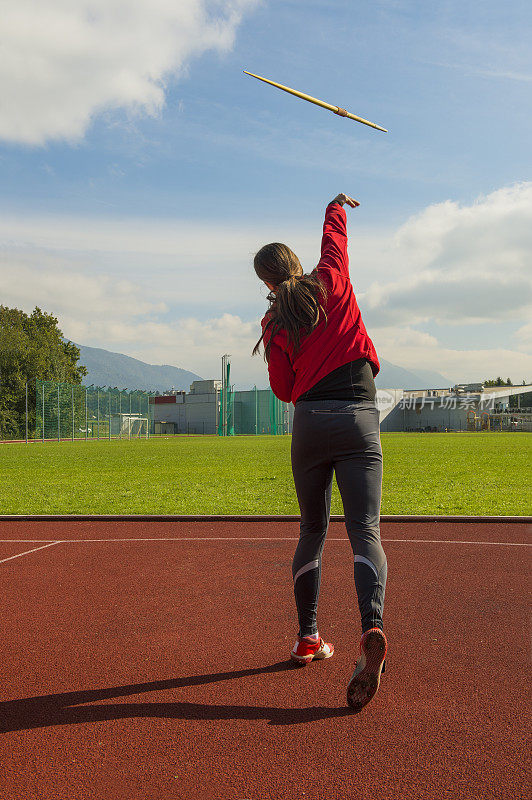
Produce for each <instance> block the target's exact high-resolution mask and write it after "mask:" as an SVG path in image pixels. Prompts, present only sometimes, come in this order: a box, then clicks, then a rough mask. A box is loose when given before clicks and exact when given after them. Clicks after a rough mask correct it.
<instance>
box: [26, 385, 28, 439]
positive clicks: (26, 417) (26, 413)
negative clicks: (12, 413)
mask: <svg viewBox="0 0 532 800" xmlns="http://www.w3.org/2000/svg"><path fill="white" fill-rule="evenodd" d="M26 444H28V381H26Z"/></svg>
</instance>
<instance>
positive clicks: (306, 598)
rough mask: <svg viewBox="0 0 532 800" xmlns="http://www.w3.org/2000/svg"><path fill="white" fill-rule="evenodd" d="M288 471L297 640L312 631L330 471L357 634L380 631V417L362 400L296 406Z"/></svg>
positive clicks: (383, 564) (383, 570) (383, 563)
mask: <svg viewBox="0 0 532 800" xmlns="http://www.w3.org/2000/svg"><path fill="white" fill-rule="evenodd" d="M291 457H292V472H293V475H294V482H295V488H296V493H297V499H298V502H299V508H300V511H301V523H300V536H299V542H298V545H297V548H296V552H295V555H294V560H293V564H292V577H293V579H294V594H295V600H296V606H297V614H298V618H299V635H300V636H309V635H311V634H313V633H316V632H317V630H318V628H317V622H316V614H317V609H318V596H319V591H320V579H321V553H322V550H323V545H324V544H325V536H326V533H327V529H328V526H329V517H330V510H331V490H332V479H333V471H334V473H335V475H336V482H337V484H338V488H339V490H340V494H341V497H342V503H343V507H344V515H345V525H346V528H347V534H348V536H349V541H350V542H351V547H352V549H353V554H354V557H355V567H354V570H355V587H356V592H357V597H358V607H359V610H360V615H361V621H362V632H363V633H364V632H365V631H367V630H369V629H370V628H374V627H379V628H382V627H383V622H382V613H383V606H384V592H385V588H386V576H387V562H386V555H385V553H384V550H383V549H382V545H381V540H380V530H379V521H380V505H381V485H382V450H381V442H380V433H379V412H378V410H377V408H376V406H375V403H374V402H372V401H368V400H358V401H357V400H302V401H300V402H299V403H296V405H295V411H294V423H293V432H292V445H291Z"/></svg>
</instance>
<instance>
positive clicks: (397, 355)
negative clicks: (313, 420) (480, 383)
mask: <svg viewBox="0 0 532 800" xmlns="http://www.w3.org/2000/svg"><path fill="white" fill-rule="evenodd" d="M355 213H356V212H355ZM284 224H286V223H284ZM350 226H352V227H351V228H350V231H351V245H350V258H351V264H350V271H351V277H352V282H353V284H354V286H355V291H356V292H357V295H358V297H359V300H360V304H361V307H362V311H363V317H364V321H365V323H366V326H367V328H368V330H369V332H370V335H371V337H372V338H373V340H374V341H375V344H376V346H377V351H378V353H379V355H380V356H381V357H382V358H383V359H386V360H388V361H391V362H392V363H395V364H398V365H400V366H403V367H406V368H408V369H412V370H414V371H415V369H416V367H417V368H425V369H433V370H437V371H440V372H442V373H443V374H446V375H449V376H456V379H461V380H466V379H470V380H479V379H481V378H485V377H486V376H488V375H495V374H502V373H504V375H505V377H506V376H507V375H509V376H510V377H511V378H512V379H513V380H515V381H521V380H522V379H523V378H524V379H526V380H529V379H530V378H532V356H531V355H530V353H531V344H532V341H531V339H532V328H531V326H530V324H529V319H530V316H531V315H530V313H529V306H527V305H526V304H527V303H528V304H530V278H531V275H530V273H531V270H530V265H531V258H532V255H531V254H532V238H531V231H532V184H530V183H528V184H519V185H516V186H513V187H508V188H505V189H501V190H498V191H496V192H493V193H492V194H490V195H487V196H485V197H480V198H479V199H478V200H477V201H475V202H474V203H472V204H471V205H460V204H458V203H454V202H450V201H449V202H447V203H442V204H439V205H435V206H431V207H429V208H427V209H425V210H424V211H423V212H422V213H420V214H418V215H416V216H415V217H413V218H411V219H409V220H408V221H407V222H406V223H405V224H404V225H402V226H401V227H400V228H399V229H398V230H397V231H395V232H388V231H382V230H381V231H375V230H374V231H368V230H366V231H360V229H356V228H355V227H354V226H355V222H354V220H353V219H352V217H351V218H350ZM319 232H320V231H319V226H318V229H317V230H316V229H314V226H313V227H312V230H311V229H309V228H288V227H283V228H281V227H280V226H277V225H276V224H275V223H274V222H272V221H270V222H268V223H264V224H263V223H258V224H256V225H251V224H248V225H247V226H243V225H241V224H238V226H236V225H235V227H231V226H230V225H229V224H225V225H220V224H219V223H218V224H217V223H216V222H214V223H213V222H212V221H210V220H208V219H205V220H203V221H201V222H193V223H191V222H184V221H180V220H160V221H157V222H154V221H145V220H141V219H122V220H110V219H109V218H103V219H96V218H92V219H75V218H68V217H52V216H49V217H41V218H39V217H35V218H31V217H27V216H26V217H24V218H20V219H16V218H11V219H9V218H4V219H3V220H1V221H0V245H1V244H3V247H2V251H1V252H2V258H1V259H0V297H1V302H3V303H4V304H6V305H12V306H18V307H21V308H23V309H24V310H25V311H31V310H32V308H33V307H34V306H35V305H39V306H40V307H41V308H43V309H44V310H46V311H49V312H51V313H53V314H55V315H56V316H57V317H58V318H59V320H60V323H61V326H62V329H63V331H64V333H65V335H66V336H68V337H69V338H71V339H73V340H74V341H77V342H79V343H81V344H86V345H92V346H94V347H103V348H105V349H109V350H116V351H118V352H124V353H126V354H127V355H131V356H134V357H137V358H141V359H142V360H145V361H148V362H150V363H167V364H173V365H175V366H179V367H182V368H185V369H189V370H191V371H193V372H196V373H198V374H200V375H202V376H204V377H214V376H216V375H218V374H219V372H220V366H219V362H220V357H221V355H222V354H223V353H225V352H227V353H231V355H232V357H233V369H234V379H235V381H236V382H237V383H238V384H241V385H247V386H252V385H253V383H255V382H256V383H257V385H259V386H262V385H265V382H266V380H267V378H266V367H265V365H264V362H263V361H262V357H261V356H256V357H254V358H251V355H250V354H251V350H252V348H253V346H254V344H255V342H256V341H257V339H258V338H259V336H260V325H259V320H260V317H261V316H262V313H263V311H264V310H265V308H266V306H267V303H266V300H265V297H266V294H267V290H266V288H265V287H263V286H262V285H261V284H260V283H259V282H258V281H257V278H256V276H255V273H254V271H253V268H252V254H253V252H255V251H256V250H257V249H258V247H259V246H260V245H261V244H263V243H264V242H265V241H287V242H288V243H289V244H290V246H292V247H293V249H294V250H295V252H296V253H298V255H299V256H300V257H301V259H302V262H303V264H304V266H305V269H306V271H310V270H311V269H312V267H313V266H314V264H315V263H316V260H317V258H316V256H317V253H318V250H319ZM261 287H262V288H261ZM486 320H488V321H489V324H490V326H492V327H491V329H490V331H491V332H490V334H489V336H488V337H487V338H486V342H485V348H481V347H479V346H478V344H475V345H474V346H471V345H470V344H469V340H470V338H471V334H472V333H473V334H474V333H475V326H476V325H478V324H479V323H482V322H484V324H485V321H486ZM434 321H435V322H438V323H440V325H441V324H443V325H445V326H447V327H448V328H449V326H452V330H453V337H452V342H453V344H452V345H451V341H450V338H451V337H449V340H448V341H446V340H445V334H444V333H441V332H439V333H438V336H437V337H436V336H435V335H434V332H433V330H434V329H433V330H432V331H431V329H430V325H431V323H432V322H434ZM511 323H514V327H517V326H519V327H518V329H517V331H516V333H515V334H514V335H513V336H512V335H511V334H508V333H505V335H504V337H503V338H502V339H501V337H500V336H499V334H498V331H499V330H500V329H499V328H498V327H497V326H499V325H503V324H504V325H506V326H507V325H508V324H511ZM506 330H507V329H506ZM460 339H462V341H461V342H460ZM457 341H458V342H459V344H458V345H457V344H456V342H457Z"/></svg>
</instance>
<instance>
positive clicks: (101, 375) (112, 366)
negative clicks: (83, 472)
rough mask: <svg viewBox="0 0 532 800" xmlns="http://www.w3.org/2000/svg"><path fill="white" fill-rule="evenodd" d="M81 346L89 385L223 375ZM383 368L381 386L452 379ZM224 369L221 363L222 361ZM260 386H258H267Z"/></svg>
mask: <svg viewBox="0 0 532 800" xmlns="http://www.w3.org/2000/svg"><path fill="white" fill-rule="evenodd" d="M76 347H78V348H79V350H80V359H79V363H80V364H83V365H84V366H85V367H87V370H88V374H87V375H86V377H85V378H84V379H83V383H84V384H85V385H87V386H90V385H91V384H93V385H94V386H102V387H103V386H116V387H118V388H119V389H126V388H127V389H145V390H146V391H149V392H157V391H158V392H164V391H167V390H168V389H172V388H174V389H180V390H184V391H187V392H188V391H189V389H190V384H191V383H192V381H201V380H208V379H211V378H220V375H209V376H208V378H202V377H201V376H200V375H196V373H195V372H189V371H188V370H186V369H180V368H179V367H173V366H170V365H169V364H161V365H159V364H146V363H145V362H144V361H139V360H138V359H137V358H131V356H125V355H123V354H122V353H113V352H110V351H109V350H102V349H101V348H99V347H86V346H85V345H80V344H76ZM380 363H381V370H380V372H379V374H378V375H377V377H376V379H375V383H376V385H377V388H380V389H436V388H444V387H447V386H451V385H452V383H453V381H452V380H450V379H449V378H446V377H445V376H444V375H441V374H440V373H439V372H434V371H433V370H426V369H416V370H415V371H412V370H408V369H404V367H399V366H397V365H396V364H391V363H390V362H389V361H385V360H383V359H381V362H380ZM220 373H221V365H220ZM267 387H268V383H267V382H265V383H264V386H258V387H257V388H259V389H266V388H267ZM234 388H235V389H236V390H237V391H239V390H242V389H251V388H252V387H251V386H250V385H248V384H236V383H235V385H234Z"/></svg>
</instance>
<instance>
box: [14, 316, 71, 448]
mask: <svg viewBox="0 0 532 800" xmlns="http://www.w3.org/2000/svg"><path fill="white" fill-rule="evenodd" d="M79 357H80V351H79V348H78V347H76V346H75V344H73V343H72V342H70V341H65V340H64V338H63V333H62V331H61V330H60V329H59V327H58V320H57V319H56V318H55V317H54V316H53V315H52V314H47V313H46V312H45V311H41V309H40V308H38V307H37V306H36V307H35V309H34V310H33V312H32V313H31V314H29V315H28V314H25V313H24V311H21V310H20V309H18V308H8V307H7V306H3V305H0V439H21V438H24V436H25V428H26V382H28V383H29V386H28V424H29V428H30V430H33V428H34V426H35V379H36V378H39V379H40V380H47V381H61V382H63V383H73V384H81V381H82V379H83V377H84V376H85V375H87V369H86V367H84V366H82V365H81V364H79V365H78V361H79Z"/></svg>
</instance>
